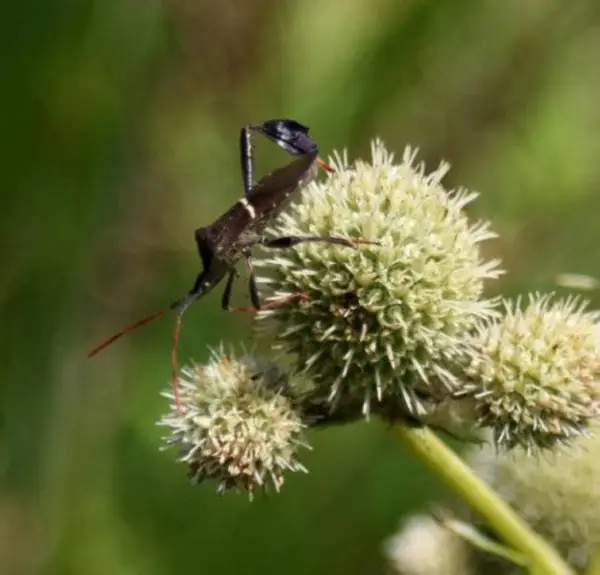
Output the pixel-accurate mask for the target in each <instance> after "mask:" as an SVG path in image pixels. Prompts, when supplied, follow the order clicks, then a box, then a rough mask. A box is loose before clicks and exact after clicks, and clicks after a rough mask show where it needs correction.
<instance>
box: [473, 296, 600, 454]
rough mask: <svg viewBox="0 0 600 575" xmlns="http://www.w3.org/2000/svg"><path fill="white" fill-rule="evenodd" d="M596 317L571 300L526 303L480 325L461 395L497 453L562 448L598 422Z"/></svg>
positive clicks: (545, 298)
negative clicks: (498, 449)
mask: <svg viewBox="0 0 600 575" xmlns="http://www.w3.org/2000/svg"><path fill="white" fill-rule="evenodd" d="M596 320H597V314H596V313H593V312H588V311H586V304H585V302H582V301H581V300H579V299H578V298H569V299H567V300H558V301H552V298H551V297H550V296H538V295H536V296H530V298H529V305H528V306H527V307H526V308H525V309H524V310H521V309H520V305H519V302H517V303H516V304H511V303H508V302H507V303H506V314H505V315H504V317H503V318H502V319H498V320H492V321H489V322H487V323H484V324H482V325H481V326H480V328H479V331H478V334H477V336H476V339H477V348H478V350H479V353H478V354H476V355H475V356H474V357H473V359H472V362H471V364H470V366H469V367H468V368H467V371H466V372H467V376H468V379H469V381H468V383H467V384H466V385H465V388H464V392H465V393H470V394H473V397H474V399H475V411H476V416H477V419H478V423H479V425H480V426H482V427H490V428H491V429H492V431H493V435H494V442H495V443H496V445H497V446H498V447H503V448H508V449H510V448H512V447H514V446H516V445H521V446H523V447H525V449H527V450H529V451H533V450H535V449H537V448H546V447H551V446H553V445H554V444H556V443H557V442H567V441H569V440H571V439H572V438H574V437H576V436H578V435H580V434H581V433H582V432H583V431H585V429H586V428H587V426H588V424H589V423H590V420H592V419H594V418H597V417H598V416H599V415H600V385H599V383H598V378H599V375H600V356H599V349H598V340H597V326H596V323H595V322H596Z"/></svg>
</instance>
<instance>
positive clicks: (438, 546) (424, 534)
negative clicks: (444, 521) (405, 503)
mask: <svg viewBox="0 0 600 575" xmlns="http://www.w3.org/2000/svg"><path fill="white" fill-rule="evenodd" d="M384 552H385V555H386V558H387V560H388V563H389V565H390V567H391V568H392V570H393V572H394V573H396V574H397V575H475V574H476V570H475V567H474V564H473V557H472V553H471V549H470V547H469V546H468V545H467V543H465V541H463V540H462V539H460V538H459V537H457V536H456V535H455V534H454V533H452V532H451V531H449V530H448V529H446V528H445V527H443V526H442V525H440V524H439V523H438V522H437V521H435V519H433V518H432V517H429V516H427V515H414V516H412V517H409V518H408V520H407V521H405V522H404V523H403V525H402V526H401V527H400V529H399V530H398V532H397V533H395V534H394V535H393V536H392V537H390V538H389V539H388V540H387V541H386V542H385V545H384Z"/></svg>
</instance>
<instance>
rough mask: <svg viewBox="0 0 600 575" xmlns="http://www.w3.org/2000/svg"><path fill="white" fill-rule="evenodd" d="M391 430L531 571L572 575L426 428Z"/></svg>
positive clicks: (550, 550)
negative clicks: (520, 556)
mask: <svg viewBox="0 0 600 575" xmlns="http://www.w3.org/2000/svg"><path fill="white" fill-rule="evenodd" d="M394 430H395V432H396V434H397V435H398V437H399V438H400V439H402V440H403V441H404V443H406V444H407V445H408V446H409V447H410V449H411V450H412V451H413V453H414V454H415V455H416V456H417V457H418V458H419V459H420V460H421V461H423V462H424V463H425V464H426V465H427V466H428V467H429V468H430V469H431V470H432V471H433V472H434V473H435V474H436V475H437V476H438V477H440V478H441V479H442V480H443V481H444V482H445V483H446V484H447V485H448V486H450V487H451V488H452V489H453V490H454V491H455V492H456V493H457V494H458V495H459V496H460V497H461V498H462V499H463V500H464V501H465V502H466V503H467V504H468V505H469V506H470V507H471V509H473V511H475V512H476V513H477V514H478V515H479V516H481V518H483V519H485V521H486V522H487V523H488V525H489V526H490V527H491V528H492V529H493V530H494V532H495V533H496V535H497V536H498V537H499V538H500V539H501V540H502V541H504V543H506V544H507V545H509V546H510V547H512V548H513V549H515V550H516V551H518V552H520V553H522V554H523V555H524V556H525V557H526V558H527V562H528V567H529V569H530V570H531V573H536V574H540V575H541V574H542V573H543V574H544V575H573V571H572V570H571V569H570V567H569V566H568V565H567V564H566V563H565V562H564V560H563V559H562V558H561V557H560V555H559V554H558V553H557V552H556V551H555V550H554V548H553V547H551V546H550V545H548V544H547V543H546V542H545V541H544V540H543V539H542V538H541V537H540V536H539V535H537V534H536V533H535V532H534V531H532V529H531V528H530V527H529V526H528V525H527V524H526V523H525V522H524V521H523V520H522V519H521V518H520V517H519V516H518V515H517V514H516V513H515V512H514V511H513V510H512V509H511V508H510V507H509V506H508V505H507V504H506V503H505V502H504V501H502V499H500V498H499V497H498V496H497V495H496V493H494V491H493V490H492V489H491V488H490V487H489V486H488V485H487V484H486V483H485V482H483V481H482V480H481V479H479V477H477V476H476V475H475V474H474V473H473V471H471V469H470V468H469V467H468V466H467V465H466V464H465V463H464V462H463V461H462V460H461V459H460V457H458V456H457V455H456V454H455V453H454V451H452V450H451V449H450V448H449V447H447V446H446V444H445V443H444V442H443V441H441V440H440V439H439V438H438V437H437V436H436V435H435V434H434V433H433V432H432V431H431V430H430V429H428V428H427V427H411V426H409V425H405V424H397V425H395V426H394Z"/></svg>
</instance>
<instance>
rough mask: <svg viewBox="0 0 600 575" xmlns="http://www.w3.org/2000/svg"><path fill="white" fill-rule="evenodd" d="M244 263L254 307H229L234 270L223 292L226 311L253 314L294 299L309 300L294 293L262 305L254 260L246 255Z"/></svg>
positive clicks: (303, 295)
mask: <svg viewBox="0 0 600 575" xmlns="http://www.w3.org/2000/svg"><path fill="white" fill-rule="evenodd" d="M244 261H245V262H246V269H247V270H248V287H249V290H250V301H251V302H252V306H246V307H229V300H230V297H231V286H232V284H233V278H234V276H235V270H232V271H231V272H230V274H229V277H228V278H227V285H226V286H225V291H224V292H223V299H222V306H223V309H224V310H225V311H233V312H245V313H252V312H256V311H260V310H266V309H273V308H276V307H278V306H280V305H283V304H284V303H287V302H288V301H291V300H294V299H304V300H306V299H308V296H307V295H305V294H303V293H293V294H290V295H287V296H284V297H281V298H278V299H276V300H272V301H270V302H267V303H261V301H260V296H259V295H258V286H257V284H256V276H255V275H254V269H253V267H252V259H251V257H250V256H249V255H248V254H245V255H244Z"/></svg>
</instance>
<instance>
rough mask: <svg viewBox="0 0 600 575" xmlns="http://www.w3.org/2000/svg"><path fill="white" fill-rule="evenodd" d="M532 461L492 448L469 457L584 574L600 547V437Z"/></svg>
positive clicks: (517, 450) (584, 439) (523, 452)
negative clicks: (591, 558)
mask: <svg viewBox="0 0 600 575" xmlns="http://www.w3.org/2000/svg"><path fill="white" fill-rule="evenodd" d="M594 431H595V432H596V433H595V434H594V435H591V436H588V437H579V438H577V439H576V440H574V441H573V442H572V444H571V445H569V446H568V447H567V446H562V445H559V446H557V447H556V448H555V449H554V450H553V451H552V452H547V453H544V454H543V456H540V457H531V456H529V454H528V453H527V451H526V450H525V449H523V448H521V447H517V448H515V449H514V450H512V451H511V452H509V453H502V452H500V453H499V452H498V451H497V450H496V448H495V447H494V446H493V444H491V443H490V444H487V445H484V446H483V447H482V448H481V449H474V450H473V451H472V452H471V454H470V455H469V456H468V461H469V464H470V465H471V467H472V468H473V470H474V471H475V472H476V473H477V474H478V475H480V476H481V478H482V479H483V480H484V481H486V482H487V483H489V484H490V486H491V487H492V488H493V489H494V490H495V491H496V492H497V493H498V494H499V495H500V496H501V497H502V498H503V499H504V500H505V501H506V502H507V503H509V504H510V505H511V506H512V507H514V508H515V509H518V510H519V512H520V514H521V515H522V516H523V518H524V519H525V520H526V521H527V523H529V524H530V525H531V527H532V528H533V529H534V530H535V531H536V532H538V533H539V534H540V535H541V536H542V537H544V538H546V539H548V541H549V542H550V543H552V544H553V545H555V546H556V547H557V549H558V551H559V552H561V554H562V555H563V556H564V557H565V558H566V560H567V561H568V562H569V563H570V564H571V565H572V566H573V567H575V568H578V569H585V568H586V566H587V563H588V561H589V559H590V556H591V554H592V553H593V552H594V550H595V549H597V547H598V545H600V481H599V478H600V435H599V434H598V431H600V429H598V427H597V426H595V429H594Z"/></svg>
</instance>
